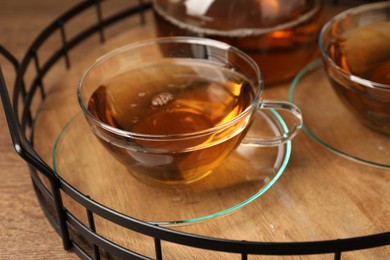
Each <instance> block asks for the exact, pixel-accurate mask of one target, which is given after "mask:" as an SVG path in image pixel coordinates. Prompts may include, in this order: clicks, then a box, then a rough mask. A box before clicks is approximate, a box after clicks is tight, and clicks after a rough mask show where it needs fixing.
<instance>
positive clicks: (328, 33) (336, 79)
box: [319, 1, 390, 134]
mask: <svg viewBox="0 0 390 260" xmlns="http://www.w3.org/2000/svg"><path fill="white" fill-rule="evenodd" d="M319 44H320V50H321V54H322V59H323V62H324V64H325V70H326V72H327V75H328V79H329V81H330V83H331V85H332V86H333V88H334V90H335V92H336V93H337V95H338V96H339V97H340V98H341V100H342V101H343V102H344V104H346V105H347V107H348V108H349V109H350V110H351V111H352V112H353V113H355V114H356V117H357V118H358V119H359V120H360V121H361V122H362V123H363V124H364V125H366V126H367V127H369V128H371V129H373V130H376V131H378V132H381V133H384V134H390V2H389V1H387V2H379V3H373V4H366V5H361V6H358V7H355V8H352V9H349V10H347V11H344V12H343V13H341V14H339V15H337V16H335V17H334V18H333V19H331V20H330V21H329V22H328V23H327V24H325V26H324V27H323V29H322V31H321V34H320V42H319Z"/></svg>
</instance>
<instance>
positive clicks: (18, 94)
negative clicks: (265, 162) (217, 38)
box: [0, 0, 390, 259]
mask: <svg viewBox="0 0 390 260" xmlns="http://www.w3.org/2000/svg"><path fill="white" fill-rule="evenodd" d="M100 2H101V1H100V0H87V1H83V2H81V3H79V4H78V5H76V6H75V7H73V8H72V9H70V10H69V11H68V12H66V13H64V14H63V15H62V16H60V17H59V18H58V19H56V20H55V21H54V22H53V23H51V24H50V25H49V26H48V27H47V28H46V29H45V30H44V31H42V33H41V34H40V35H39V36H38V37H37V38H36V40H35V41H34V42H33V43H32V44H31V46H30V48H29V50H28V51H27V53H26V55H25V57H24V58H23V60H22V62H21V63H20V64H19V63H18V61H17V60H16V59H15V58H14V57H13V56H12V55H11V54H10V53H9V52H7V51H6V49H5V48H4V47H2V46H0V53H1V54H3V55H4V56H5V57H6V58H7V59H9V60H10V62H11V63H12V64H13V65H14V67H15V69H16V70H17V75H16V79H15V83H14V92H13V103H11V101H10V98H9V95H8V91H7V88H6V85H5V81H4V79H3V75H2V73H1V68H0V94H1V98H2V102H3V106H4V111H5V114H6V118H7V121H8V127H9V131H10V133H11V138H12V141H13V143H14V147H15V150H16V151H17V153H18V154H19V155H20V156H21V157H22V158H23V159H24V160H25V161H27V162H28V163H29V165H30V167H31V177H32V182H33V184H34V189H35V191H36V194H37V198H38V200H39V202H40V205H41V207H42V208H43V211H44V212H45V214H46V216H47V217H48V219H49V221H50V223H51V224H52V225H53V227H54V228H55V229H56V231H57V232H58V233H59V235H60V236H61V238H62V241H63V246H64V249H66V250H68V249H72V250H74V251H75V252H76V253H77V254H78V255H79V256H80V257H81V258H83V259H99V258H100V257H101V254H100V250H102V251H104V252H106V253H108V254H110V255H113V256H117V257H120V258H125V259H128V258H136V259H148V257H146V256H143V255H141V254H138V253H137V252H133V251H131V250H129V249H127V248H123V247H121V246H119V245H117V244H115V243H113V242H112V241H109V240H107V239H106V238H104V237H102V236H100V235H98V234H97V233H96V230H95V224H94V215H98V216H99V217H102V218H104V219H107V220H109V221H111V222H112V223H115V224H117V225H120V226H122V227H125V228H127V229H130V230H132V231H134V232H137V233H140V234H143V235H146V236H150V237H151V238H153V240H154V247H155V254H156V256H155V258H156V259H163V253H162V244H161V242H162V241H168V242H172V243H176V244H181V245H186V246H190V247H195V248H201V249H208V250H214V251H220V252H230V253H239V254H241V259H247V258H248V256H249V255H309V254H328V253H332V254H334V258H335V259H340V258H341V254H342V252H346V251H353V250H362V249H368V248H373V247H379V246H386V245H390V232H385V233H380V234H373V235H368V236H362V237H354V238H347V239H336V240H327V241H307V242H259V241H256V242H255V241H253V242H252V241H236V240H224V239H215V238H209V237H204V236H199V235H193V234H186V233H182V232H179V231H175V230H171V229H167V228H164V227H160V226H156V225H152V224H149V223H145V222H143V221H140V220H137V219H134V218H131V217H129V216H125V215H123V214H121V213H119V212H116V211H114V210H112V209H110V208H107V207H105V206H103V205H101V204H99V203H98V202H96V201H94V200H93V199H91V198H89V197H88V196H86V195H85V194H82V193H80V192H79V191H78V190H76V189H75V188H74V187H72V186H71V185H69V184H68V183H67V182H66V181H65V180H63V179H61V178H60V177H59V176H57V175H56V174H55V172H54V171H53V169H51V168H50V167H49V166H48V165H47V164H46V163H45V162H44V161H43V160H42V159H41V158H40V157H39V155H38V154H37V153H36V152H35V150H34V148H33V145H32V136H33V135H31V136H30V140H28V138H27V137H26V136H25V132H26V128H28V127H30V128H31V130H32V132H33V131H34V128H33V122H34V120H33V117H32V115H31V112H30V106H31V102H32V99H33V97H34V95H36V92H37V89H38V88H39V89H40V90H41V92H40V93H41V95H42V99H44V98H45V92H44V86H43V84H42V80H43V78H44V77H45V75H46V73H47V72H48V71H49V70H50V68H51V67H52V66H53V65H54V64H55V63H56V62H58V60H60V59H61V58H64V60H65V66H66V67H67V68H69V67H70V66H71V61H70V58H69V55H68V53H69V51H71V50H72V48H74V47H75V46H77V45H78V44H80V43H81V42H83V41H84V40H85V39H87V38H88V37H90V36H92V35H94V34H96V33H98V34H99V35H100V40H101V41H103V40H104V37H105V36H104V29H105V28H107V27H108V26H110V25H113V24H115V23H116V22H118V21H121V20H123V19H125V18H127V17H130V16H133V15H139V16H140V21H141V22H145V16H144V12H145V10H148V9H150V7H151V3H149V2H147V3H145V2H143V1H142V0H140V1H139V5H137V6H133V7H129V8H126V9H124V10H122V11H120V12H118V13H117V14H115V15H113V16H111V17H109V18H106V19H103V18H102V6H101V3H100ZM89 8H95V10H96V17H97V19H96V24H94V25H91V26H90V27H89V28H87V29H86V30H84V31H82V32H80V33H79V34H77V35H76V36H74V37H73V38H71V39H68V38H67V35H66V32H65V29H64V26H65V25H66V23H67V22H68V21H70V20H71V19H73V18H74V17H76V16H78V15H79V14H80V13H81V12H83V11H85V10H87V9H89ZM57 31H59V32H60V35H61V41H62V46H61V47H60V48H59V49H58V50H57V51H56V52H55V53H54V54H53V55H52V56H51V57H49V59H48V60H47V61H46V62H44V63H42V64H40V61H39V57H38V56H37V50H38V49H39V48H40V47H41V45H42V44H43V43H44V42H45V41H46V39H47V38H48V37H49V36H50V35H52V34H53V33H55V32H57ZM31 62H33V63H35V66H36V69H37V73H36V76H35V78H34V79H33V80H32V83H31V85H30V86H29V88H28V91H27V90H26V89H25V84H24V75H25V72H26V70H27V67H28V66H29V65H30V64H31ZM20 101H22V102H23V104H22V105H23V106H22V109H23V110H22V114H21V118H18V115H19V111H18V109H19V102H20ZM38 173H42V174H43V175H44V176H45V178H47V180H48V183H50V189H48V188H47V187H46V186H45V184H44V183H43V182H42V179H41V178H42V177H41V176H39V174H38ZM61 193H65V194H67V195H68V196H69V197H70V198H72V199H73V200H74V201H75V202H77V203H79V204H80V205H81V206H82V207H84V208H85V209H86V214H87V217H88V220H89V224H88V225H89V226H85V225H84V224H83V223H82V222H81V221H80V220H79V219H77V217H75V216H74V215H72V213H71V212H70V211H68V210H67V209H66V208H65V207H64V205H63V203H62V195H61ZM69 229H71V230H74V231H75V232H77V234H76V236H80V237H82V238H83V239H85V240H86V241H88V242H89V244H90V245H91V251H92V253H91V254H90V253H89V252H88V250H85V249H83V247H82V246H81V245H80V244H79V243H78V242H76V239H74V237H73V238H72V236H73V233H72V232H70V230H69Z"/></svg>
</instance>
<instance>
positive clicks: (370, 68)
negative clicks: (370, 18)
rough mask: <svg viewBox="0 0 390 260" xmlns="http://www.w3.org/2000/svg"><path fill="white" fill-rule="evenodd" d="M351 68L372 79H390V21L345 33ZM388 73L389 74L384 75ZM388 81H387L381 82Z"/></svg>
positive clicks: (348, 60)
mask: <svg viewBox="0 0 390 260" xmlns="http://www.w3.org/2000/svg"><path fill="white" fill-rule="evenodd" d="M341 37H342V38H344V39H343V40H344V44H345V46H344V49H345V55H346V60H347V62H348V66H349V69H350V70H351V72H352V73H353V74H355V75H357V76H360V77H362V78H365V79H369V80H372V81H378V80H379V81H383V80H385V81H386V78H387V83H389V81H390V22H381V23H376V24H372V25H369V26H364V27H360V28H356V29H354V30H351V31H348V32H346V33H344V34H343V35H342V36H341ZM384 74H387V75H384ZM380 83H386V82H380Z"/></svg>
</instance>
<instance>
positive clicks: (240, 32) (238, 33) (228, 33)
mask: <svg viewBox="0 0 390 260" xmlns="http://www.w3.org/2000/svg"><path fill="white" fill-rule="evenodd" d="M314 1H315V8H314V9H310V10H309V11H308V12H305V13H304V14H302V15H300V16H299V17H298V19H296V20H293V21H288V22H285V23H282V24H278V25H275V26H273V27H269V28H260V29H259V28H257V29H256V28H238V29H231V30H218V29H210V28H203V27H199V26H195V25H189V24H187V23H183V22H181V21H180V20H178V19H176V18H174V17H172V16H169V15H167V14H166V12H165V11H164V10H162V8H161V7H160V6H158V5H157V4H156V0H153V1H152V2H153V10H155V11H156V12H157V13H158V14H159V15H160V16H161V17H162V18H163V19H166V20H168V21H169V22H171V23H173V24H175V25H176V26H178V27H179V28H182V29H190V30H191V31H193V32H195V33H200V34H208V35H211V36H225V37H247V36H258V35H262V34H267V33H270V32H274V31H280V30H286V29H288V28H291V27H294V26H297V25H299V24H301V23H304V22H306V21H307V19H309V18H311V17H313V16H314V15H315V14H316V13H317V12H318V11H319V10H320V8H321V5H322V0H314Z"/></svg>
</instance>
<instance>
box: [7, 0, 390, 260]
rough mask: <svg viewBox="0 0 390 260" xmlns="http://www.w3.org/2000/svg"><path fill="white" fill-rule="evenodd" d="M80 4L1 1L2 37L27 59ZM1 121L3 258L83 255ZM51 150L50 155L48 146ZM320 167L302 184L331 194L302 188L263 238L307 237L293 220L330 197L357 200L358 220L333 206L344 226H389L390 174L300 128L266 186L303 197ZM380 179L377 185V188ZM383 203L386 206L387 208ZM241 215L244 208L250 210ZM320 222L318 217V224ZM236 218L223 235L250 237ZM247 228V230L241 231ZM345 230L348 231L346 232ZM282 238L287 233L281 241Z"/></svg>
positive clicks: (283, 94)
mask: <svg viewBox="0 0 390 260" xmlns="http://www.w3.org/2000/svg"><path fill="white" fill-rule="evenodd" d="M78 2H79V1H77V0H68V1H50V0H39V1H28V0H13V1H2V2H1V6H0V43H1V44H2V45H4V47H6V48H7V49H8V50H9V51H11V52H12V53H13V54H14V55H15V56H16V57H17V58H18V59H19V60H20V59H21V58H22V56H23V55H24V53H25V51H26V50H27V48H28V47H29V44H30V43H31V42H32V41H33V39H34V38H35V37H36V36H37V35H38V33H39V32H40V31H41V30H42V29H43V28H44V27H45V26H47V24H48V23H50V22H51V21H52V20H53V19H55V18H56V17H57V16H58V15H59V14H61V13H62V12H63V11H64V10H67V9H68V8H69V7H71V6H73V5H74V4H75V3H78ZM112 3H113V8H114V7H120V6H121V2H120V1H113V2H112ZM83 48H84V49H81V50H79V51H80V53H83V52H86V51H87V50H88V46H85V47H83ZM43 51H44V52H45V51H47V52H48V53H50V51H51V49H50V46H47V48H45V49H44V50H43ZM0 61H1V66H2V69H3V72H4V74H5V76H6V81H7V85H8V86H9V88H10V89H11V88H12V84H13V79H14V74H13V70H12V68H11V66H9V65H8V64H7V63H6V62H5V60H4V59H3V58H0ZM265 95H266V97H268V98H280V99H287V97H288V85H285V86H277V87H274V88H272V89H269V90H267V91H266V92H265ZM0 124H1V128H0V129H1V132H0V142H1V147H0V149H1V155H0V174H1V177H2V181H1V182H0V209H1V210H0V219H1V220H0V259H41V258H42V259H43V258H45V259H54V258H60V259H76V258H77V256H76V255H75V254H73V253H72V252H66V251H64V250H63V248H62V243H61V240H60V237H59V236H58V235H57V233H56V232H55V231H54V230H53V228H52V227H51V226H50V224H49V223H48V221H47V220H46V218H45V216H44V214H43V212H42V210H41V208H40V206H39V205H38V202H37V199H36V197H35V194H34V191H33V189H32V185H31V180H30V176H29V173H28V168H27V167H26V164H25V162H24V161H22V160H21V159H20V158H19V157H18V156H17V154H16V153H15V151H14V150H13V148H12V144H11V141H10V137H9V134H8V130H7V125H6V120H5V117H4V114H3V113H0ZM50 138H53V137H50ZM47 152H48V153H49V151H47ZM47 156H48V155H47ZM48 158H49V157H48ZM317 171H325V172H326V173H327V174H326V175H324V176H322V177H320V178H319V180H318V182H317V183H316V184H317V185H318V186H316V187H315V188H314V189H313V187H310V186H309V185H310V182H307V183H306V182H302V184H301V185H302V188H301V189H299V190H298V192H305V190H306V191H307V192H308V193H322V194H323V196H324V198H323V199H318V200H314V201H312V202H311V201H309V200H306V199H309V198H310V195H305V196H303V195H302V194H301V195H302V198H304V199H305V201H302V204H294V205H289V204H285V205H282V206H281V207H279V208H276V209H275V211H274V212H273V214H278V213H280V214H291V213H294V212H295V213H298V214H302V215H297V216H295V217H292V216H290V217H288V218H286V222H285V223H279V222H275V223H274V222H273V221H272V219H269V220H268V222H267V223H262V224H259V226H257V227H256V228H257V229H259V230H260V228H263V231H264V235H262V236H261V237H262V238H264V239H267V238H268V239H270V240H271V241H272V239H274V240H280V241H291V240H294V239H299V238H302V237H300V233H304V232H302V230H304V229H305V226H302V227H299V228H298V229H296V230H290V229H289V226H290V224H291V225H296V222H299V221H303V222H304V220H305V214H307V216H310V215H312V216H321V217H319V218H318V219H316V221H317V222H318V223H327V218H332V217H333V216H332V215H329V214H331V213H332V212H325V214H323V215H321V214H318V212H314V211H315V209H316V207H315V206H314V207H313V212H311V211H309V212H307V211H306V208H305V207H304V206H303V205H305V206H307V205H310V204H311V203H312V204H316V203H318V204H321V203H324V202H326V201H327V199H329V201H330V202H331V203H332V204H333V205H336V206H335V208H337V207H339V208H343V206H344V205H347V204H344V203H347V202H348V203H349V202H351V204H348V205H353V207H352V206H351V212H353V213H356V214H358V216H357V219H354V216H353V215H352V213H351V215H349V216H345V218H340V216H337V213H336V212H333V213H334V214H335V216H336V217H339V218H340V219H343V220H344V221H345V223H343V224H342V225H341V226H343V225H346V226H348V225H349V223H353V224H351V225H355V226H356V228H357V229H361V228H362V227H364V228H366V230H368V232H370V230H372V231H374V232H380V231H382V232H384V231H388V230H389V227H390V223H389V219H390V213H389V210H388V203H386V202H389V198H383V200H376V199H378V198H380V195H373V194H372V193H371V191H372V190H375V189H378V190H380V189H382V190H383V191H385V190H386V186H387V187H388V184H389V183H390V179H389V172H388V171H387V172H385V171H382V170H378V169H375V168H371V167H367V166H362V165H359V164H357V163H355V162H351V161H349V160H346V159H344V158H342V157H340V156H337V155H335V154H334V153H331V152H329V151H328V150H326V149H324V148H323V147H322V146H320V145H318V144H317V143H315V142H314V141H313V140H312V139H311V138H309V137H308V136H307V135H305V134H304V133H300V134H299V135H298V136H297V138H296V139H295V140H294V142H293V154H292V157H291V160H290V163H289V166H288V168H287V170H286V171H285V173H284V174H283V176H282V178H281V180H280V182H279V183H278V184H277V185H275V187H273V189H271V190H270V192H269V193H268V192H267V196H268V198H274V197H275V198H278V202H284V203H289V202H290V198H288V197H286V196H290V195H291V196H292V197H296V198H298V197H299V196H301V195H300V194H296V193H294V190H293V188H291V187H294V186H293V185H300V184H299V183H298V184H297V183H296V182H299V181H302V180H303V181H304V180H307V178H316V177H313V175H315V174H316V172H317ZM370 174H378V176H380V177H378V179H375V181H376V182H378V183H371V184H367V186H365V185H364V184H363V183H362V182H361V181H359V178H366V179H367V180H368V181H370V179H369V178H370V177H369V175H370ZM338 177H340V179H341V180H342V181H344V182H341V183H338V184H337V187H331V186H329V187H325V186H322V185H321V181H322V182H323V183H324V184H328V183H333V182H332V179H334V178H338ZM346 180H350V181H351V184H349V183H347V182H345V181H346ZM379 182H380V183H379ZM375 184H377V185H378V186H375ZM291 185H292V186H291ZM354 185H356V186H354ZM340 189H345V190H346V193H345V194H344V195H343V196H338V194H335V192H336V191H338V190H340ZM359 189H360V190H361V191H359ZM387 189H388V188H387ZM365 193H368V195H367V196H366V194H365ZM288 194H289V195H288ZM385 194H388V193H385ZM283 196H285V197H283ZM325 197H326V199H325ZM292 201H294V200H292ZM270 206H271V205H268V204H267V203H265V204H261V205H259V209H262V210H266V209H267V207H270ZM301 206H302V207H301ZM383 207H387V209H385V208H383ZM319 208H322V209H324V208H326V206H325V207H323V205H322V206H321V207H319ZM317 209H318V208H317ZM278 210H279V211H278ZM375 211H379V212H380V214H378V215H375ZM248 213H250V214H254V213H253V212H251V211H248ZM240 214H245V211H243V212H241V213H240ZM267 216H268V217H272V216H273V215H272V214H269V215H267ZM247 217H248V218H249V219H250V218H255V217H256V216H255V215H249V216H247ZM274 217H275V218H276V217H277V216H276V215H275V216H274ZM318 223H313V227H315V226H316V224H318ZM229 224H231V223H229ZM235 224H236V227H232V226H230V229H231V231H228V232H226V233H223V234H222V235H220V236H222V237H223V236H229V235H231V234H233V233H234V232H235V233H234V234H235V236H236V237H235V238H236V239H237V238H241V237H242V238H243V239H245V232H249V233H250V232H251V230H249V228H250V227H249V226H246V225H245V223H240V222H239V221H236V223H235ZM298 226H299V225H298ZM298 226H297V227H298ZM341 226H337V227H333V226H328V227H324V229H321V230H313V239H317V240H318V239H321V238H323V239H330V238H332V234H337V232H338V229H340V228H341ZM240 227H242V228H243V229H240ZM198 228H199V229H197V228H196V227H195V228H194V229H192V228H191V227H182V228H178V229H179V230H180V229H182V230H184V231H189V232H196V233H199V234H203V233H204V234H207V230H208V229H210V230H212V229H213V223H211V224H207V223H206V224H201V225H200V226H199V227H198ZM245 229H248V230H245ZM300 229H302V230H300ZM346 230H353V227H348V228H346ZM294 232H296V233H294ZM359 232H360V231H357V232H356V234H357V235H359ZM363 233H364V232H363ZM368 234H369V233H368ZM345 235H346V236H348V235H347V234H345ZM351 235H354V234H351ZM360 235H362V234H360ZM216 236H218V234H216ZM275 236H280V237H277V238H276V239H275ZM348 256H349V257H350V258H351V259H356V258H359V257H360V258H365V259H387V258H389V257H390V249H389V248H388V247H387V248H378V249H372V250H366V251H363V252H358V253H356V254H355V253H351V254H349V253H347V254H346V257H347V258H348ZM326 257H328V256H324V258H323V257H322V256H318V258H316V259H328V258H326Z"/></svg>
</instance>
